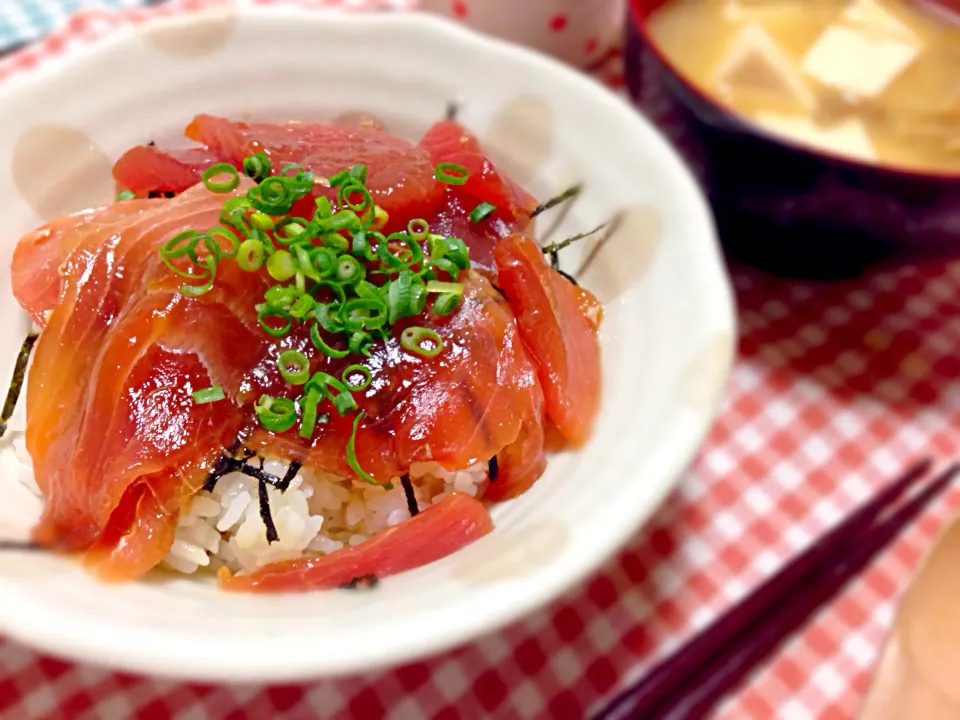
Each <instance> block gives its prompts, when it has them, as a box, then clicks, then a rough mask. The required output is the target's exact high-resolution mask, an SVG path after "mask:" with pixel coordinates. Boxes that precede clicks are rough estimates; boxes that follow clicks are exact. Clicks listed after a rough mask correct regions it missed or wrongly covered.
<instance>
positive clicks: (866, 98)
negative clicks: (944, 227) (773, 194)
mask: <svg viewBox="0 0 960 720" xmlns="http://www.w3.org/2000/svg"><path fill="white" fill-rule="evenodd" d="M647 28H648V32H649V33H650V35H651V37H652V39H653V40H654V42H655V43H656V44H657V46H659V48H660V50H661V52H662V53H663V54H664V56H665V57H666V58H667V59H668V60H669V61H670V62H671V63H672V64H673V65H674V66H675V67H676V68H677V70H679V72H680V73H681V74H682V75H684V76H685V77H686V78H687V80H688V81H689V82H691V83H692V84H693V85H695V86H697V87H699V88H701V89H702V90H704V91H705V92H706V93H708V94H709V95H711V96H713V97H715V98H716V99H717V100H719V101H720V102H722V103H723V104H724V105H725V106H727V107H729V108H730V109H732V110H733V111H735V112H737V113H739V114H740V115H742V116H745V117H746V118H748V119H750V120H752V121H754V122H756V123H757V124H759V125H761V126H763V127H764V128H766V129H768V130H769V131H771V132H774V133H777V134H779V135H782V136H786V137H789V138H791V139H793V140H795V141H797V142H800V143H803V144H807V145H810V146H813V147H816V148H820V149H823V150H827V151H830V152H834V153H838V154H841V155H845V156H847V157H850V158H853V159H857V160H862V161H867V162H879V163H881V164H884V165H888V166H894V167H899V168H905V169H917V170H925V171H933V172H945V173H953V172H960V15H957V14H953V13H951V12H949V11H947V10H946V9H944V8H943V6H942V5H934V4H933V3H929V4H928V3H925V2H924V1H923V0H671V1H668V2H666V3H665V4H663V5H662V6H660V7H659V8H658V9H657V10H655V11H653V12H652V13H651V15H650V17H649V18H648V21H647Z"/></svg>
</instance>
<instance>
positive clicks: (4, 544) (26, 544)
mask: <svg viewBox="0 0 960 720" xmlns="http://www.w3.org/2000/svg"><path fill="white" fill-rule="evenodd" d="M46 549H47V548H46V547H45V546H43V545H41V544H40V543H36V542H34V541H33V540H0V551H3V550H12V551H17V550H23V551H26V552H33V551H36V550H46Z"/></svg>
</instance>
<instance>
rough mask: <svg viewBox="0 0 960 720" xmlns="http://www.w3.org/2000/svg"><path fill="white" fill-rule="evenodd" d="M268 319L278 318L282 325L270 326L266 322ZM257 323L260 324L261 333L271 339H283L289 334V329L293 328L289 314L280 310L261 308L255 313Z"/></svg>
mask: <svg viewBox="0 0 960 720" xmlns="http://www.w3.org/2000/svg"><path fill="white" fill-rule="evenodd" d="M270 318H280V320H281V321H282V322H283V323H284V324H283V325H280V326H277V325H271V324H270V323H268V322H267V320H268V319H270ZM257 322H259V323H260V327H262V328H263V331H264V332H265V333H266V334H267V335H270V336H271V337H283V336H284V335H286V334H287V333H288V332H290V328H291V327H293V320H291V319H290V313H288V312H287V311H286V310H283V309H281V308H271V307H264V308H261V309H260V310H259V311H258V312H257Z"/></svg>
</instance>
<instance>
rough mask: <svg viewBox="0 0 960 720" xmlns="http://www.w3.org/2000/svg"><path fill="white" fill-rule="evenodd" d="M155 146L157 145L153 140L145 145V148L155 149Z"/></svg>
mask: <svg viewBox="0 0 960 720" xmlns="http://www.w3.org/2000/svg"><path fill="white" fill-rule="evenodd" d="M156 145H157V144H156V143H155V142H154V141H153V140H151V141H150V142H148V143H147V147H156Z"/></svg>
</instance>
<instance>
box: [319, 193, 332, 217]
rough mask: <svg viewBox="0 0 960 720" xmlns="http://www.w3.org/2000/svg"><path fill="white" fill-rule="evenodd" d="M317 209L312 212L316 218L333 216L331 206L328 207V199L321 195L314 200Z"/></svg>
mask: <svg viewBox="0 0 960 720" xmlns="http://www.w3.org/2000/svg"><path fill="white" fill-rule="evenodd" d="M316 204H317V211H316V213H314V217H315V218H316V219H317V220H326V219H327V218H332V217H333V208H332V207H330V201H329V200H327V198H326V197H324V196H323V195H321V196H320V197H318V198H317V200H316Z"/></svg>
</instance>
